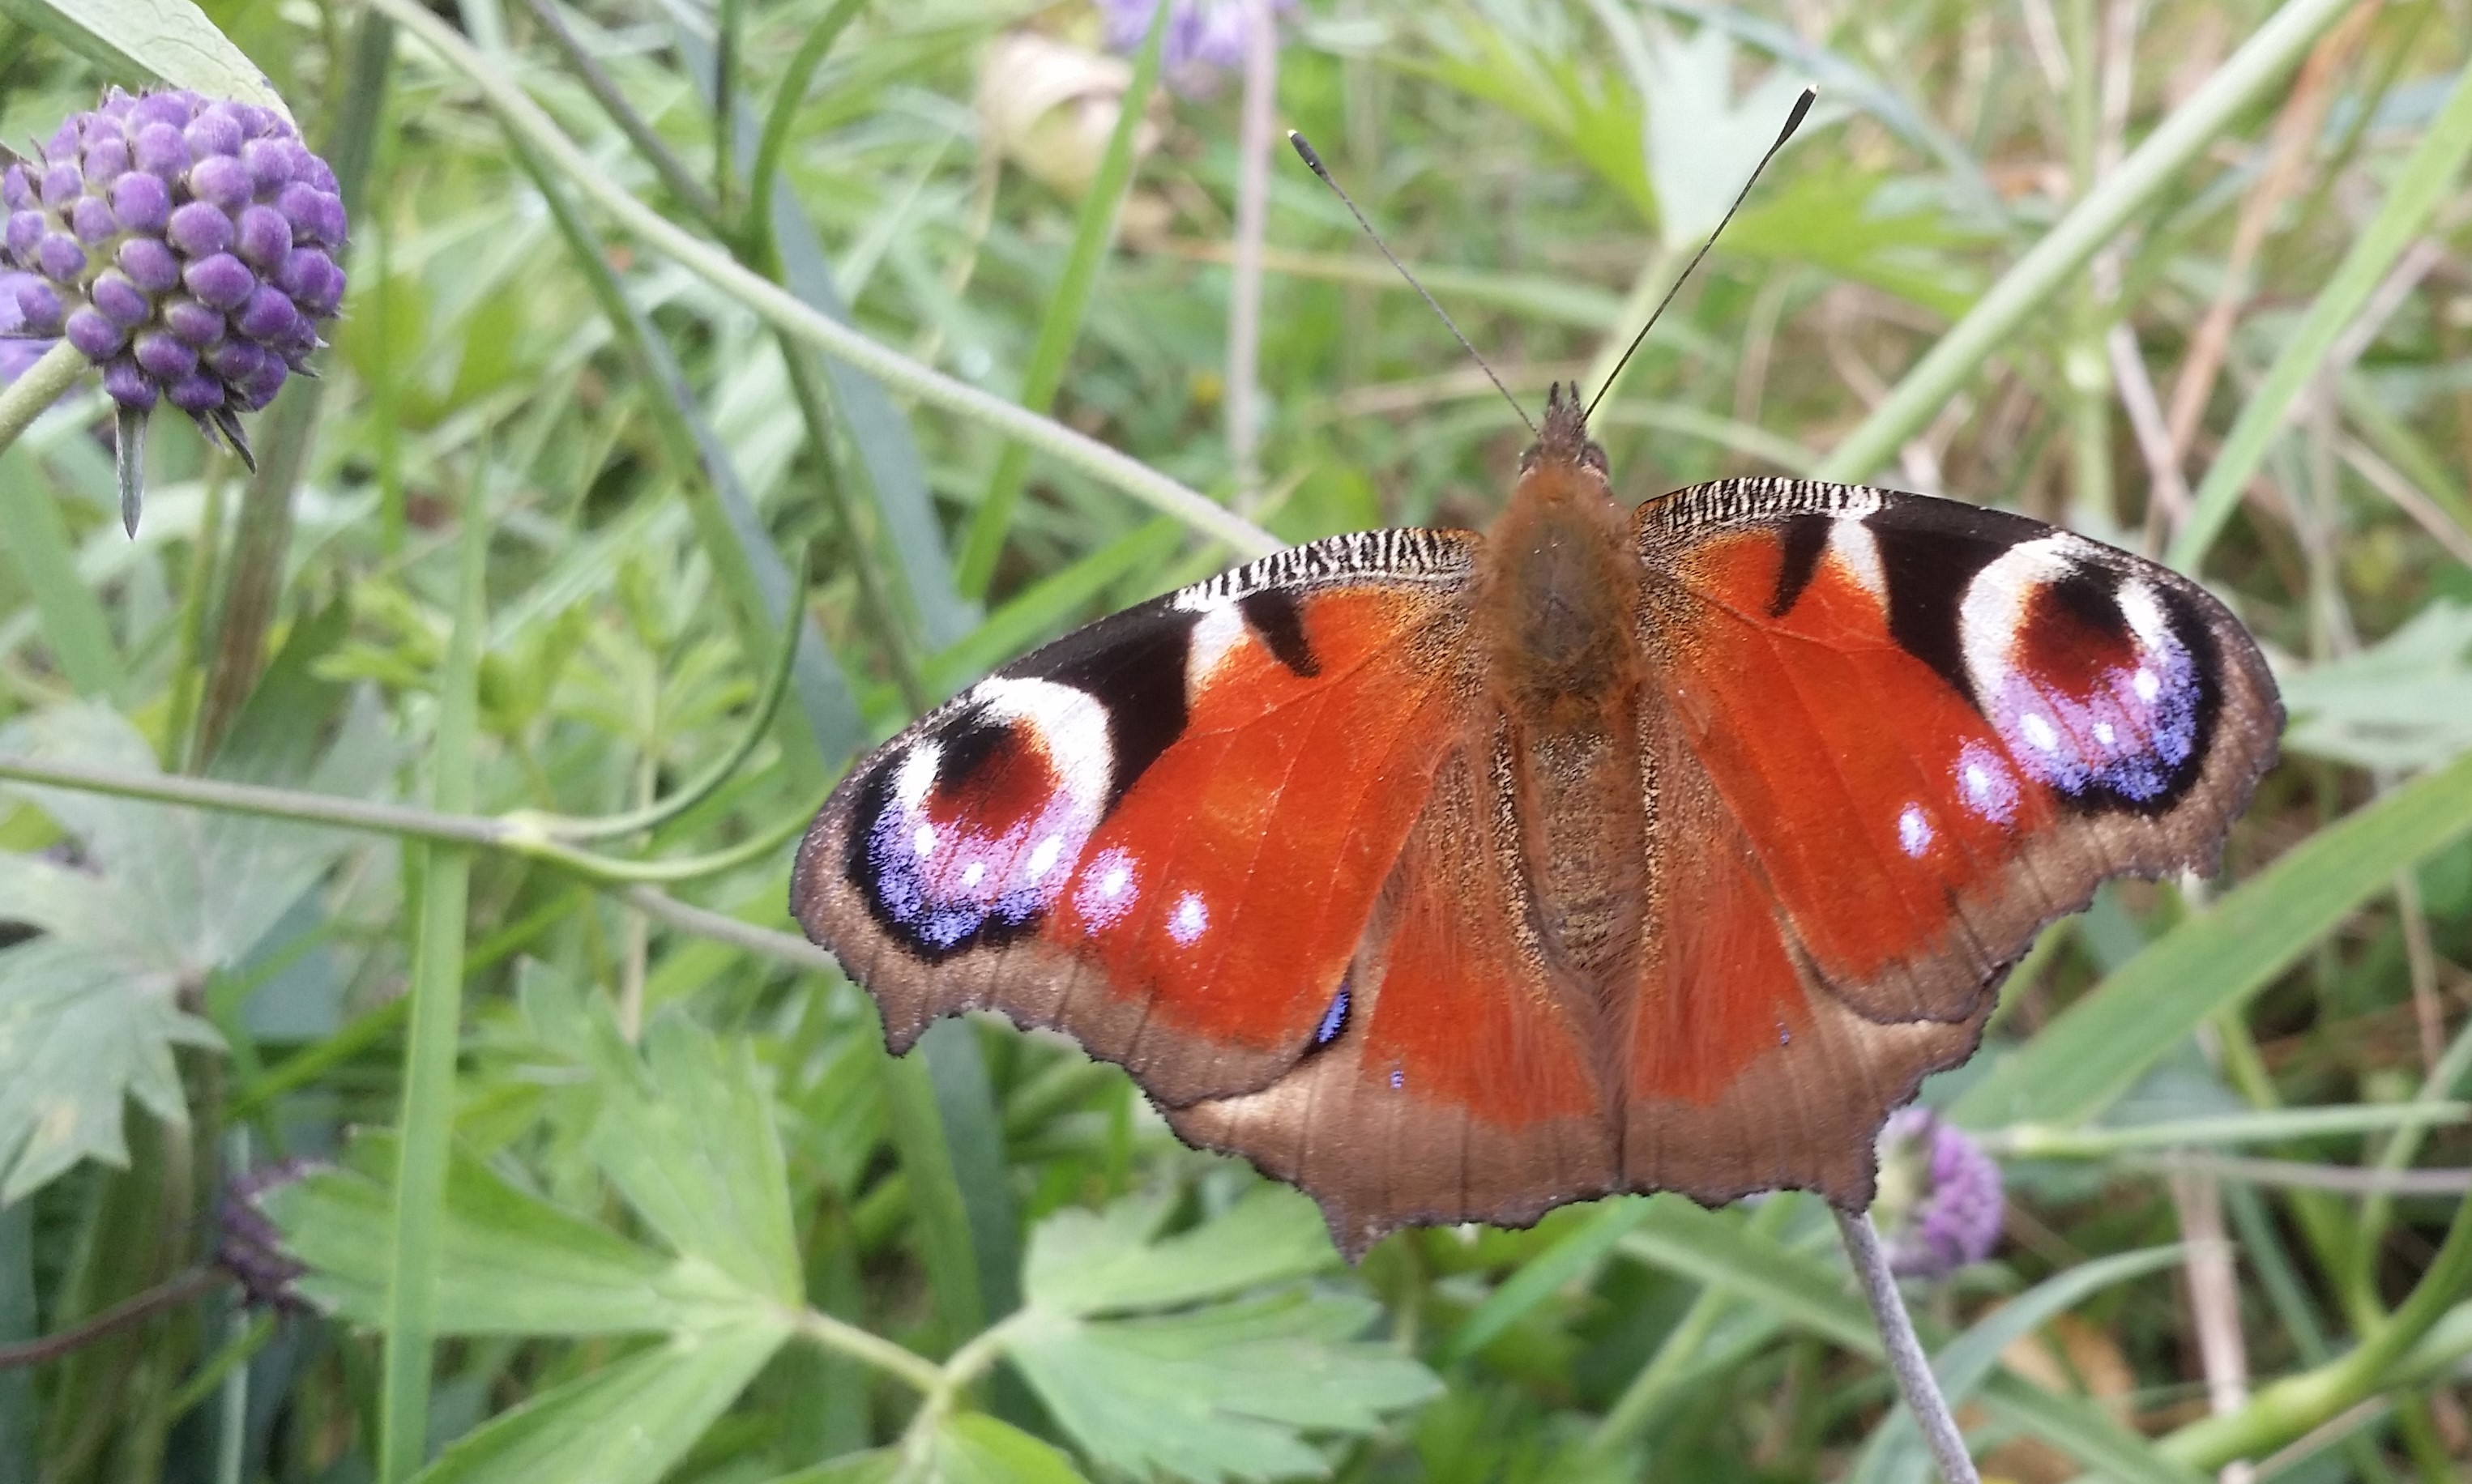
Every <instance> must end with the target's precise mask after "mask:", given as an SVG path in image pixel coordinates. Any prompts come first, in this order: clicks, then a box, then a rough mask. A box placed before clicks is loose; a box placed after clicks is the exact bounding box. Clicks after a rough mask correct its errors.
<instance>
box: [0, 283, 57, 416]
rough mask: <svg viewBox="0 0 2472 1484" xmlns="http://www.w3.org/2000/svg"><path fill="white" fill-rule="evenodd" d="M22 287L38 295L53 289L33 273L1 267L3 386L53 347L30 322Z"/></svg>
mask: <svg viewBox="0 0 2472 1484" xmlns="http://www.w3.org/2000/svg"><path fill="white" fill-rule="evenodd" d="M21 290H33V291H34V292H35V293H36V294H47V293H49V292H50V291H49V290H48V289H46V288H45V287H44V286H43V281H42V280H41V279H39V278H37V277H36V276H35V275H34V274H32V273H21V272H17V271H14V270H9V269H0V387H5V386H7V385H9V384H10V383H11V382H12V381H15V380H16V379H17V378H18V377H20V376H23V375H25V374H26V372H27V369H28V368H29V367H31V366H33V365H34V364H35V363H36V362H37V361H40V360H41V359H43V354H44V352H46V351H48V350H50V349H51V348H52V342H51V340H50V338H49V337H46V336H43V335H42V334H41V333H40V331H39V329H38V328H37V327H36V326H34V325H33V324H31V323H29V322H28V320H27V318H26V312H25V309H24V308H23V307H22V306H21V304H20V303H19V299H18V294H19V292H20V291H21Z"/></svg>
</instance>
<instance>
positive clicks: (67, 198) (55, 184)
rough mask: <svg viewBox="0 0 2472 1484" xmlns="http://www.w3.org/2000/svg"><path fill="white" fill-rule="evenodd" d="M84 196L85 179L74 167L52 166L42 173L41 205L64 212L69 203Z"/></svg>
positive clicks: (64, 165) (65, 165)
mask: <svg viewBox="0 0 2472 1484" xmlns="http://www.w3.org/2000/svg"><path fill="white" fill-rule="evenodd" d="M84 194H85V177H83V176H81V175H79V174H78V168H77V167H76V166H75V165H69V164H59V165H54V166H52V167H50V168H49V169H47V170H45V171H44V172H43V204H44V205H46V206H49V207H51V208H52V209H53V210H54V211H66V210H68V209H69V202H71V201H73V200H77V199H78V198H79V197H81V196H83V195H84Z"/></svg>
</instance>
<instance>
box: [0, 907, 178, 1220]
mask: <svg viewBox="0 0 2472 1484" xmlns="http://www.w3.org/2000/svg"><path fill="white" fill-rule="evenodd" d="M13 910H14V907H13V906H12V911H13ZM172 988H173V986H172V983H171V981H170V980H168V979H167V978H163V977H162V976H159V975H155V976H132V975H131V974H130V973H129V972H128V971H127V970H126V968H125V967H124V966H123V965H121V964H119V963H117V962H115V961H113V960H112V959H110V958H108V957H107V956H105V955H103V954H97V953H96V952H94V951H93V950H91V949H88V948H85V947H83V945H80V944H76V943H69V942H62V941H60V940H59V939H57V938H36V940H34V941H33V942H30V943H21V944H19V945H18V946H16V947H14V948H11V949H5V950H0V1170H5V1171H6V1178H5V1179H0V1206H7V1205H10V1204H12V1203H13V1202H15V1201H16V1200H17V1199H19V1198H20V1197H22V1196H24V1195H27V1194H29V1193H31V1192H32V1191H34V1190H38V1189H40V1188H41V1187H42V1186H44V1185H45V1184H47V1183H49V1182H50V1181H51V1180H52V1179H53V1178H54V1177H56V1176H58V1175H59V1174H61V1173H62V1172H63V1171H65V1170H67V1169H68V1168H70V1167H71V1166H74V1165H76V1164H77V1163H78V1162H79V1161H80V1160H84V1159H98V1160H102V1161H104V1162H105V1163H107V1164H111V1165H119V1166H127V1165H128V1163H129V1145H128V1142H127V1141H126V1139H125V1137H124V1132H123V1127H122V1123H121V1105H122V1101H123V1099H124V1098H129V1097H133V1098H135V1099H137V1101H138V1103H139V1104H140V1105H142V1106H143V1107H144V1108H146V1110H147V1111H148V1112H150V1113H152V1114H154V1115H155V1117H156V1118H158V1119H163V1120H164V1121H166V1122H169V1123H185V1122H186V1121H187V1120H188V1105H187V1103H186V1101H185V1100H184V1099H183V1097H182V1096H181V1093H180V1073H179V1070H178V1068H177V1067H176V1066H175V1065H174V1064H173V1060H172V1048H174V1047H175V1046H201V1047H217V1048H220V1047H221V1046H222V1045H223V1039H222V1038H221V1037H220V1036H218V1035H216V1034H215V1030H214V1027H213V1026H211V1025H207V1024H206V1023H205V1022H204V1021H202V1020H200V1019H198V1018H197V1017H196V1016H193V1015H189V1014H187V1013H185V1012H183V1011H181V1010H180V1009H179V1008H178V1006H177V1005H176V1004H175V1003H174V1001H173V998H172Z"/></svg>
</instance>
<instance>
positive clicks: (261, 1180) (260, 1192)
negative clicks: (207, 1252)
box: [215, 1160, 324, 1310]
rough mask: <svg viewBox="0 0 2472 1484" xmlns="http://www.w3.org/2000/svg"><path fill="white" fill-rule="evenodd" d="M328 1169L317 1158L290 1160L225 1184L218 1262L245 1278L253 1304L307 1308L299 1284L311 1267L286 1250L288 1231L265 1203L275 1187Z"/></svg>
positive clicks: (244, 1285)
mask: <svg viewBox="0 0 2472 1484" xmlns="http://www.w3.org/2000/svg"><path fill="white" fill-rule="evenodd" d="M323 1167H324V1166H321V1165H320V1164H318V1163H317V1162H315V1161H311V1160H285V1161H283V1162H282V1163H280V1164H277V1165H269V1166H266V1167H265V1168H263V1169H253V1170H250V1172H249V1173H247V1174H244V1175H236V1176H234V1177H233V1178H232V1179H231V1180H230V1181H229V1182H227V1183H226V1185H225V1186H224V1198H223V1211H222V1216H223V1242H222V1244H221V1245H220V1246H218V1247H217V1248H216V1249H215V1262H216V1264H217V1265H218V1266H220V1267H222V1268H223V1270H224V1271H225V1272H227V1273H229V1274H231V1275H232V1277H234V1278H235V1279H238V1280H239V1281H240V1286H241V1293H242V1295H243V1296H244V1297H245V1298H246V1299H247V1300H248V1301H249V1302H250V1303H251V1304H254V1305H260V1306H264V1307H273V1308H279V1309H295V1310H297V1309H300V1308H304V1307H307V1306H305V1305H304V1304H303V1303H302V1302H301V1299H300V1294H299V1292H298V1291H297V1289H296V1288H295V1287H294V1286H293V1284H296V1283H297V1282H298V1281H299V1279H300V1276H301V1275H302V1274H303V1273H306V1272H307V1271H309V1269H308V1268H307V1267H306V1266H305V1265H303V1264H302V1263H301V1261H300V1260H298V1259H297V1258H295V1257H293V1256H292V1254H291V1253H289V1252H287V1251H285V1250H284V1246H283V1232H282V1230H281V1229H280V1228H278V1227H277V1226H275V1224H274V1219H273V1217H272V1216H269V1215H268V1214H267V1213H266V1209H265V1207H263V1206H261V1205H260V1204H259V1202H260V1201H261V1200H263V1199H264V1198H265V1196H266V1195H267V1194H268V1193H269V1192H270V1191H273V1190H280V1189H282V1188H283V1187H285V1186H288V1185H292V1184H294V1183H296V1182H297V1181H299V1180H301V1179H304V1178H306V1177H307V1176H309V1175H311V1174H314V1173H316V1172H317V1171H318V1170H320V1169H321V1168H323Z"/></svg>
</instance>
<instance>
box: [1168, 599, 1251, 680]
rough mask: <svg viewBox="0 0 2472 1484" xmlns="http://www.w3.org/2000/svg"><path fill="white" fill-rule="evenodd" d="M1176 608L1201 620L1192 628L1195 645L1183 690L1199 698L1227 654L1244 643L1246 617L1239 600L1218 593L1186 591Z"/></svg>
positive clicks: (1188, 657) (1189, 652)
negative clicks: (1212, 672)
mask: <svg viewBox="0 0 2472 1484" xmlns="http://www.w3.org/2000/svg"><path fill="white" fill-rule="evenodd" d="M1176 606H1177V607H1178V608H1181V609H1183V610H1184V611H1185V612H1187V613H1192V614H1197V615H1199V617H1198V618H1197V620H1196V621H1195V623H1194V625H1193V643H1192V647H1191V648H1189V649H1188V650H1187V651H1186V655H1185V662H1184V690H1185V694H1186V695H1199V694H1200V691H1201V688H1202V686H1203V685H1204V684H1206V683H1207V682H1208V681H1209V679H1210V674H1211V671H1215V670H1217V669H1218V668H1219V665H1220V662H1221V661H1223V660H1224V659H1226V658H1227V655H1228V653H1229V652H1230V651H1231V650H1233V649H1234V648H1236V647H1237V646H1238V645H1240V644H1242V643H1244V642H1245V615H1244V613H1243V612H1242V611H1241V610H1239V609H1238V608H1237V606H1236V601H1235V600H1234V599H1232V598H1228V597H1224V596H1223V595H1221V594H1217V593H1209V592H1202V591H1196V590H1187V591H1185V592H1182V593H1179V594H1177V597H1176Z"/></svg>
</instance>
